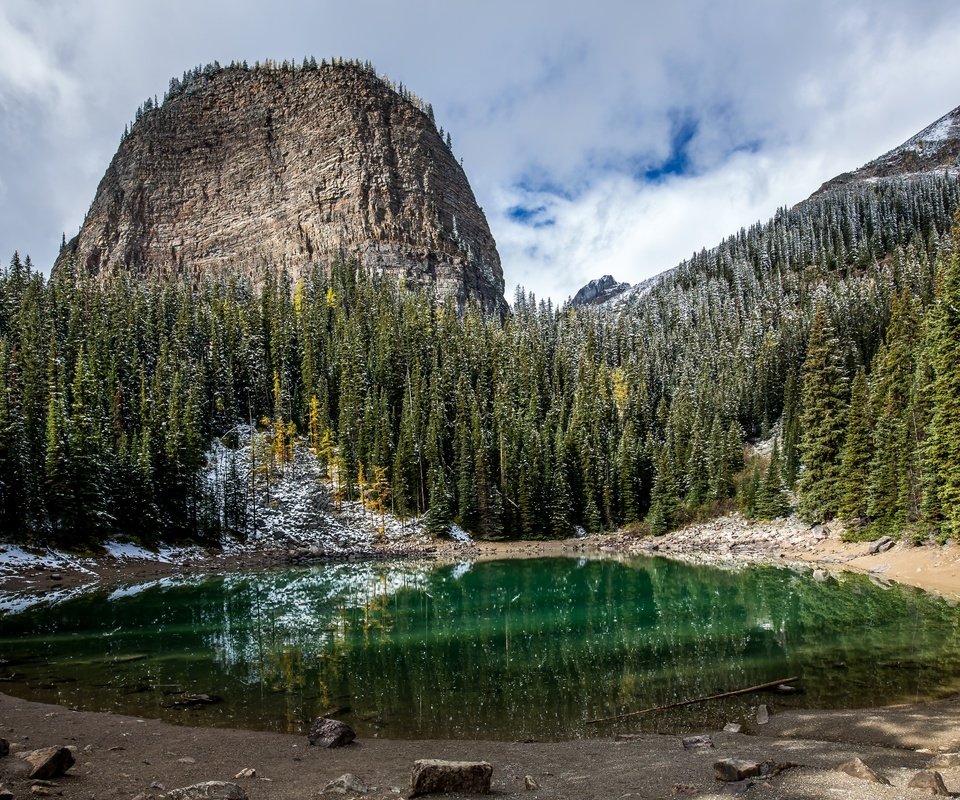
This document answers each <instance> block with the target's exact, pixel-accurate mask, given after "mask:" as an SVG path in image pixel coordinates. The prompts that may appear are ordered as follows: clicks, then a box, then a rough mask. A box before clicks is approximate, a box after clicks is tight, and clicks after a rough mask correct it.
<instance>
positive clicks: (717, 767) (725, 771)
mask: <svg viewBox="0 0 960 800" xmlns="http://www.w3.org/2000/svg"><path fill="white" fill-rule="evenodd" d="M713 772H714V775H715V776H716V778H717V780H718V781H724V782H725V783H733V782H734V781H742V780H746V779H747V778H752V777H754V776H755V775H759V774H760V765H759V764H758V763H757V762H756V761H745V760H744V759H742V758H724V759H722V760H721V761H718V762H717V763H716V764H714V765H713Z"/></svg>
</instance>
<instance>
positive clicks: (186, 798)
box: [163, 781, 247, 800]
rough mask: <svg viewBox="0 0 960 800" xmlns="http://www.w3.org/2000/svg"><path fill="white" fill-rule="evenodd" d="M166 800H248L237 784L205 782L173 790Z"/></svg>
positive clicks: (165, 797) (164, 796) (166, 795)
mask: <svg viewBox="0 0 960 800" xmlns="http://www.w3.org/2000/svg"><path fill="white" fill-rule="evenodd" d="M163 798H164V800H247V793H246V792H245V791H243V789H241V788H240V787H239V786H237V784H235V783H227V782H226V781H205V782H203V783H194V784H192V785H190V786H184V787H183V788H181V789H171V790H170V791H169V792H167V793H166V794H165V795H163Z"/></svg>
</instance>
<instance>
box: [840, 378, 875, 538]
mask: <svg viewBox="0 0 960 800" xmlns="http://www.w3.org/2000/svg"><path fill="white" fill-rule="evenodd" d="M871 417H872V415H871V411H870V391H869V387H868V385H867V376H866V373H865V372H864V371H863V370H862V369H861V370H859V371H858V372H857V375H856V377H855V378H854V379H853V385H852V387H851V390H850V412H849V414H848V415H847V432H846V436H845V437H844V442H843V449H842V450H841V453H840V473H841V485H840V489H841V492H842V494H841V497H840V505H839V508H838V511H839V515H840V517H841V518H842V519H844V520H846V521H847V522H851V523H858V522H863V521H864V520H866V518H867V488H868V481H869V477H870V460H871V455H872V453H871V451H872V447H871V436H870V434H871V430H870V428H871V424H870V423H871Z"/></svg>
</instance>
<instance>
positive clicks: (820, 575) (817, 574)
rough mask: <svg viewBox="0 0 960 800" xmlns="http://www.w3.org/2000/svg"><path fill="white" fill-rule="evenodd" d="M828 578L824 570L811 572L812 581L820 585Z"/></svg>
mask: <svg viewBox="0 0 960 800" xmlns="http://www.w3.org/2000/svg"><path fill="white" fill-rule="evenodd" d="M828 577H829V573H828V572H827V571H826V570H825V569H815V570H814V571H813V579H814V580H815V581H819V582H820V583H822V582H823V581H825V580H826V579H827V578H828Z"/></svg>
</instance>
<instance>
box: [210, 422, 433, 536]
mask: <svg viewBox="0 0 960 800" xmlns="http://www.w3.org/2000/svg"><path fill="white" fill-rule="evenodd" d="M237 432H238V433H237V435H238V439H239V447H238V448H236V449H231V448H228V447H226V446H225V445H224V444H223V443H222V442H220V441H219V440H218V441H215V442H214V443H213V446H212V447H211V449H210V451H209V452H208V454H207V474H206V480H207V481H208V484H209V485H210V486H211V487H213V488H214V491H215V493H216V494H217V497H218V501H219V502H220V504H221V507H222V506H223V505H224V504H225V502H226V498H227V494H228V492H229V489H228V482H227V481H226V479H225V478H226V476H228V475H233V476H235V477H239V478H240V479H241V480H242V481H243V485H244V487H246V486H247V485H248V481H251V478H252V482H253V483H254V484H255V485H256V491H255V492H253V493H252V494H251V493H250V492H247V494H248V497H246V499H245V506H244V516H245V520H244V523H243V526H242V529H241V530H237V531H236V534H235V535H232V536H226V537H224V539H223V541H222V542H221V543H220V545H221V547H222V548H223V550H224V551H225V552H226V553H249V552H252V551H255V550H264V549H274V548H285V549H298V550H302V549H307V550H314V551H323V552H324V553H326V554H336V553H352V552H368V551H371V550H373V549H375V548H379V549H383V548H384V547H387V548H388V549H394V550H399V549H417V548H426V547H428V546H430V545H432V543H433V539H432V537H431V536H430V535H429V534H428V533H427V532H426V529H425V525H424V520H423V519H422V518H419V517H418V518H413V519H407V520H401V519H399V518H398V517H396V516H394V515H393V514H390V513H389V512H388V513H386V514H384V515H383V516H381V515H380V514H378V513H377V512H376V511H374V510H372V509H370V508H367V507H366V506H365V505H364V504H363V503H361V502H359V501H358V500H354V501H348V500H336V499H335V496H334V495H335V491H334V483H333V481H332V480H331V479H330V478H329V477H327V476H326V475H325V474H324V470H323V469H322V466H321V463H320V460H319V459H318V458H317V457H316V456H315V455H314V454H313V453H312V452H311V451H310V448H309V447H308V446H307V444H306V441H305V440H303V439H300V440H298V441H297V443H296V447H295V448H294V456H293V460H292V461H291V462H290V463H287V464H284V465H282V467H277V468H275V469H273V470H271V472H270V474H269V476H268V475H267V474H266V473H265V472H264V471H263V465H262V463H261V464H260V467H259V471H257V472H255V471H254V467H255V466H256V464H255V461H254V459H255V455H254V454H255V453H256V452H260V453H262V452H264V451H265V450H268V449H269V448H268V447H267V446H265V445H266V439H265V438H264V437H269V433H266V432H257V433H255V434H252V432H251V429H250V428H249V427H248V426H240V427H239V428H238V429H237ZM254 437H256V438H254ZM261 462H262V456H261ZM224 522H225V523H229V520H226V519H224Z"/></svg>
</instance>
